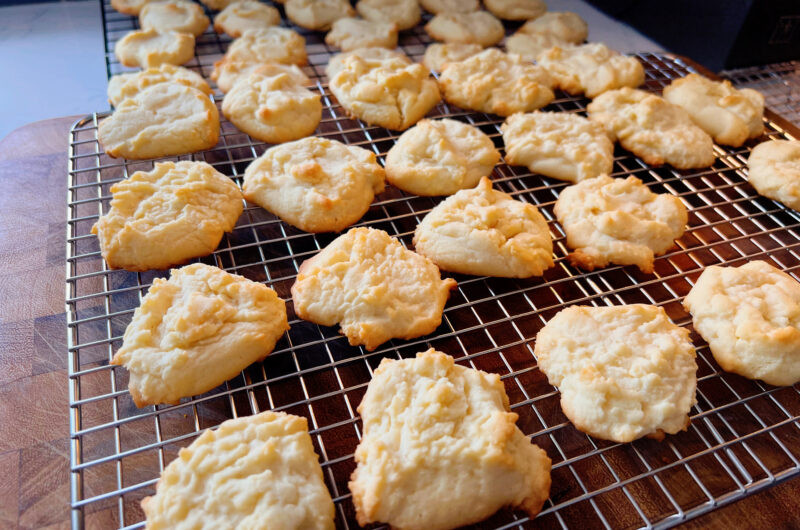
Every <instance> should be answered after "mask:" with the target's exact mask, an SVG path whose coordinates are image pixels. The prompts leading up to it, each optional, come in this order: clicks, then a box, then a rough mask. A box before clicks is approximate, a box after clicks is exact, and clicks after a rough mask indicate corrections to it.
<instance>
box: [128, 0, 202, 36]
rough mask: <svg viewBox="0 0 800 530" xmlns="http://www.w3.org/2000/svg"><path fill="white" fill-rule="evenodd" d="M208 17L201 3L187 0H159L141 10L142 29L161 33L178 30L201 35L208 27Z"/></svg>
mask: <svg viewBox="0 0 800 530" xmlns="http://www.w3.org/2000/svg"><path fill="white" fill-rule="evenodd" d="M208 23H209V21H208V17H207V16H206V15H205V13H203V8H202V7H200V4H196V3H194V2H187V1H185V0H159V1H157V2H148V3H147V4H146V5H145V6H144V7H142V10H141V12H139V25H140V26H141V27H142V29H145V30H147V29H153V30H155V31H157V32H159V33H166V32H168V31H176V32H178V33H190V34H192V35H194V36H195V37H199V36H200V35H202V34H203V32H204V31H205V30H206V28H207V27H208Z"/></svg>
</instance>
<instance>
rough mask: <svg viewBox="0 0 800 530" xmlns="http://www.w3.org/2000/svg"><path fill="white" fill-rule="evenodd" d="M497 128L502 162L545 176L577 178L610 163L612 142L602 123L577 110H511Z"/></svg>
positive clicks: (595, 172)
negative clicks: (500, 139) (575, 111)
mask: <svg viewBox="0 0 800 530" xmlns="http://www.w3.org/2000/svg"><path fill="white" fill-rule="evenodd" d="M500 130H501V131H502V132H503V142H504V143H505V148H506V162H507V163H508V164H511V165H514V166H527V168H528V169H530V170H531V171H533V172H534V173H539V174H540V175H544V176H546V177H553V178H557V179H560V180H566V181H568V182H579V181H581V180H586V179H589V178H593V177H597V176H600V175H602V174H604V173H611V170H612V169H613V166H614V144H613V142H611V140H609V139H608V135H607V134H606V131H605V129H604V128H603V126H602V125H600V124H599V123H595V122H592V121H589V120H588V119H586V118H584V117H583V116H580V115H578V114H573V113H566V112H532V113H529V114H522V113H520V114H513V115H511V116H509V117H508V118H507V119H506V121H505V122H504V123H503V125H502V127H501V128H500Z"/></svg>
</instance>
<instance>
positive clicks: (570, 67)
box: [537, 42, 644, 98]
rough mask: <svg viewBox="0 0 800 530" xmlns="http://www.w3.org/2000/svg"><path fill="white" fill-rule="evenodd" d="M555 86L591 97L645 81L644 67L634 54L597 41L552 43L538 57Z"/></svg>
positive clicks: (571, 92) (634, 85)
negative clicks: (554, 44)
mask: <svg viewBox="0 0 800 530" xmlns="http://www.w3.org/2000/svg"><path fill="white" fill-rule="evenodd" d="M537 62H538V63H539V64H540V65H541V66H543V67H544V68H546V69H547V71H548V72H550V75H552V76H553V79H554V80H555V84H556V86H557V87H558V88H560V89H562V90H565V91H567V92H568V93H570V94H573V95H575V94H586V97H589V98H594V97H597V96H599V95H600V94H602V93H603V92H606V91H608V90H613V89H615V88H621V87H637V86H639V85H641V84H642V83H644V68H642V63H640V62H639V60H638V59H637V58H636V57H627V56H625V55H622V54H620V53H619V52H617V51H614V50H612V49H611V48H609V47H608V46H606V45H605V44H603V43H600V42H591V43H589V44H583V45H581V46H571V45H569V46H568V45H565V46H553V47H552V48H550V49H549V50H547V51H545V52H543V53H542V54H540V55H539V56H538V57H537Z"/></svg>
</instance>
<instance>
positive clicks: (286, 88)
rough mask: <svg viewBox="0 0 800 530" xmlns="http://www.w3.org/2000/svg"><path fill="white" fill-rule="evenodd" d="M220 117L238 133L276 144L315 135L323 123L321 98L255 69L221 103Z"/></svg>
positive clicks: (285, 78)
mask: <svg viewBox="0 0 800 530" xmlns="http://www.w3.org/2000/svg"><path fill="white" fill-rule="evenodd" d="M222 113H223V114H224V115H225V117H226V118H228V120H229V121H230V122H231V123H233V124H234V125H235V126H236V127H237V128H238V129H240V130H242V131H244V132H246V133H247V134H249V135H250V136H252V137H253V138H257V139H259V140H261V141H263V142H267V143H271V144H278V143H281V142H289V141H291V140H297V139H298V138H303V137H305V136H308V135H310V134H313V133H314V130H315V129H316V128H317V125H319V121H320V120H321V119H322V103H321V102H320V95H319V94H318V93H316V92H312V91H311V90H308V89H307V88H305V87H303V86H302V85H300V84H298V83H297V81H296V79H295V78H294V77H293V76H291V75H289V74H287V73H285V72H276V71H274V70H273V69H271V68H269V67H268V68H263V67H262V68H256V69H255V70H253V71H252V72H250V73H249V74H248V75H247V77H246V78H244V79H241V80H239V81H238V82H236V83H235V84H234V85H233V87H232V88H231V89H230V91H229V92H228V93H227V94H226V95H225V99H224V100H223V101H222Z"/></svg>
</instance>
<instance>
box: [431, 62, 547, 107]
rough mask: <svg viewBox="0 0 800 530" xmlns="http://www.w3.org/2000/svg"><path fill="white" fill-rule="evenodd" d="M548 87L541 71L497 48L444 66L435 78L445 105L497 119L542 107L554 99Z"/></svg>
mask: <svg viewBox="0 0 800 530" xmlns="http://www.w3.org/2000/svg"><path fill="white" fill-rule="evenodd" d="M552 84H553V79H552V78H551V77H550V74H548V73H547V70H545V69H544V68H542V67H540V66H537V65H535V64H531V63H529V62H528V61H526V60H524V59H523V58H522V57H520V56H518V55H513V54H512V55H509V54H506V53H503V52H502V51H500V50H498V49H497V48H489V49H486V50H484V51H482V52H481V53H478V54H476V55H473V56H471V57H468V58H467V59H464V60H463V61H458V62H452V63H446V64H445V65H444V68H443V69H442V74H441V75H440V76H439V88H441V90H442V94H443V95H444V99H445V100H447V102H448V103H453V104H454V105H458V106H459V107H461V108H464V109H471V110H477V111H479V112H489V113H492V114H497V115H499V116H510V115H512V114H514V113H515V112H530V111H532V110H536V109H539V108H541V107H544V106H545V105H547V104H548V103H550V102H551V101H553V98H554V97H555V96H554V94H553V90H552V89H551V86H552Z"/></svg>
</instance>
